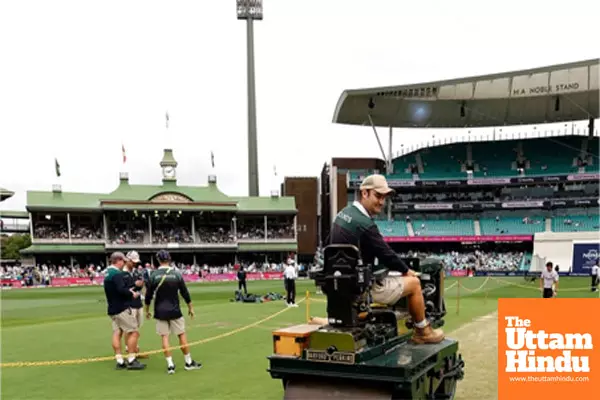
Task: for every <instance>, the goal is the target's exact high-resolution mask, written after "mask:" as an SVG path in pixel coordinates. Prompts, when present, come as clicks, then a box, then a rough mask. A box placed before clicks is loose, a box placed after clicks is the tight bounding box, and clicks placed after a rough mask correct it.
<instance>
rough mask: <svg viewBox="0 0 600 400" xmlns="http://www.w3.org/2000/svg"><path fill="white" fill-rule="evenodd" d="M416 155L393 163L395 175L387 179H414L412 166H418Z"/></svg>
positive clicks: (399, 158)
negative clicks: (411, 170)
mask: <svg viewBox="0 0 600 400" xmlns="http://www.w3.org/2000/svg"><path fill="white" fill-rule="evenodd" d="M416 163H417V162H416V160H415V156H414V154H410V155H406V156H401V157H398V158H396V159H395V160H394V161H393V167H394V173H393V174H391V175H388V176H387V179H412V177H413V174H412V172H410V166H411V165H413V164H416Z"/></svg>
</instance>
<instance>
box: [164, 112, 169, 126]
mask: <svg viewBox="0 0 600 400" xmlns="http://www.w3.org/2000/svg"><path fill="white" fill-rule="evenodd" d="M165 118H166V119H167V128H168V127H169V112H168V111H167V113H166V114H165Z"/></svg>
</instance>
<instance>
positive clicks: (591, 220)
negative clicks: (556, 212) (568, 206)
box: [552, 214, 600, 232]
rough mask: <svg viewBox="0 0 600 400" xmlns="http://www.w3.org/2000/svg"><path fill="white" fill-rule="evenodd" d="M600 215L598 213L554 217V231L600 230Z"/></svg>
mask: <svg viewBox="0 0 600 400" xmlns="http://www.w3.org/2000/svg"><path fill="white" fill-rule="evenodd" d="M599 226H600V216H598V214H596V215H571V216H564V217H559V216H557V217H554V218H552V231H553V232H585V231H598V229H600V228H599Z"/></svg>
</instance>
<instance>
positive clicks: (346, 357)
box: [306, 350, 354, 364]
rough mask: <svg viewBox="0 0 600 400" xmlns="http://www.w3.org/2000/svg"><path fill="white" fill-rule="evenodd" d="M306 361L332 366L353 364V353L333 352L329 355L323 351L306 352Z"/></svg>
mask: <svg viewBox="0 0 600 400" xmlns="http://www.w3.org/2000/svg"><path fill="white" fill-rule="evenodd" d="M306 359H307V360H308V361H316V362H325V363H334V364H354V353H345V352H341V351H335V352H333V353H331V354H329V353H328V352H327V351H325V350H306Z"/></svg>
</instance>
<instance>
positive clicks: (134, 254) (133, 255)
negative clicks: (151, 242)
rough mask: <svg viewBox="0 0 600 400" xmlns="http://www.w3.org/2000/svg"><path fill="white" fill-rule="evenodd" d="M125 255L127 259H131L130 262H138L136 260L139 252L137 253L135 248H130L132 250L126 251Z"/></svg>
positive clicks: (138, 259)
mask: <svg viewBox="0 0 600 400" xmlns="http://www.w3.org/2000/svg"><path fill="white" fill-rule="evenodd" d="M125 257H127V259H128V260H129V261H132V262H134V263H138V262H140V255H139V254H138V252H137V251H135V250H132V251H130V252H129V253H127V255H126V256H125Z"/></svg>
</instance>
